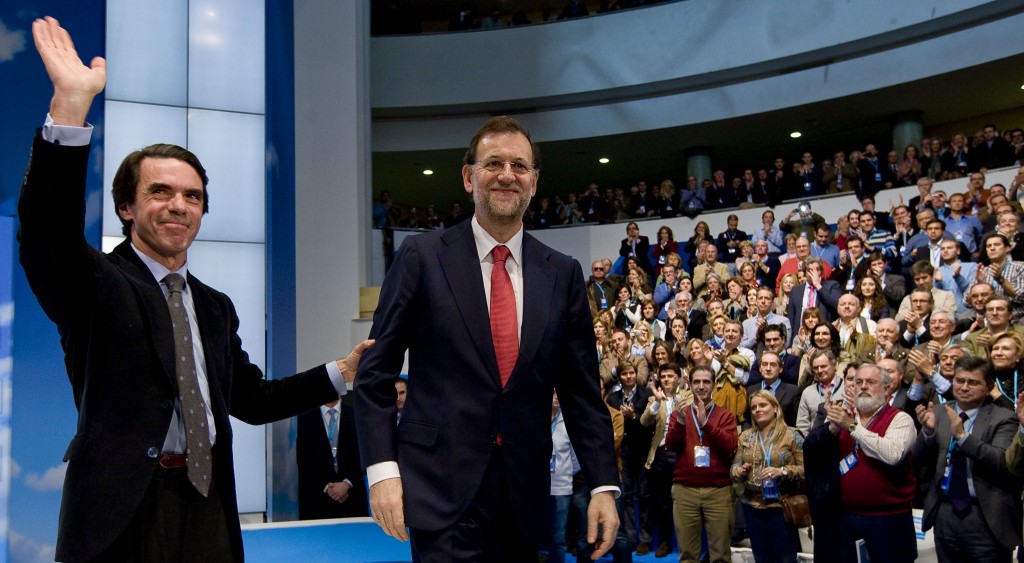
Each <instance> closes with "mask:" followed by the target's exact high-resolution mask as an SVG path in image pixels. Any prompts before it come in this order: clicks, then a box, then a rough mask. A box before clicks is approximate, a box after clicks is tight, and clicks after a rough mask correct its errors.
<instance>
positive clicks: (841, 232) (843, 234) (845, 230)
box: [833, 215, 850, 250]
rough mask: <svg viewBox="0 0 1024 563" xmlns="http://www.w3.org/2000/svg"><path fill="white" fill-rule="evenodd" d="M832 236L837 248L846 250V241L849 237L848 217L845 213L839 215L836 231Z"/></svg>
mask: <svg viewBox="0 0 1024 563" xmlns="http://www.w3.org/2000/svg"><path fill="white" fill-rule="evenodd" d="M833 238H834V239H835V243H836V246H837V247H838V248H839V250H846V241H847V240H849V239H850V218H849V217H847V216H846V215H840V216H839V220H838V221H836V232H835V235H833Z"/></svg>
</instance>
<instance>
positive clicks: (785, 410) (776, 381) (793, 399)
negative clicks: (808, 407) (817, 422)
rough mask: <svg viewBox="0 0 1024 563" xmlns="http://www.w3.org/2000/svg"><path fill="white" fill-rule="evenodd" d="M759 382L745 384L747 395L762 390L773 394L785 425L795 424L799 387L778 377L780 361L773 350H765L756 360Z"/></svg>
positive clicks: (780, 371)
mask: <svg viewBox="0 0 1024 563" xmlns="http://www.w3.org/2000/svg"><path fill="white" fill-rule="evenodd" d="M758 365H759V368H760V370H761V371H760V374H761V382H760V383H755V384H753V385H747V396H748V397H749V396H750V395H753V394H754V393H756V392H758V391H761V390H762V389H763V390H766V391H768V392H770V393H771V394H773V395H775V398H776V399H777V400H778V401H779V406H780V407H782V418H783V420H785V421H786V426H790V427H794V426H796V411H797V409H798V408H799V407H800V388H799V387H797V386H796V385H793V384H792V383H786V382H785V381H782V379H780V376H781V375H782V361H781V360H780V359H779V355H778V354H776V353H775V352H765V353H764V354H762V355H761V358H760V359H759V360H758ZM749 412H750V401H749V400H748V401H747V413H748V414H747V420H751V418H750V414H749Z"/></svg>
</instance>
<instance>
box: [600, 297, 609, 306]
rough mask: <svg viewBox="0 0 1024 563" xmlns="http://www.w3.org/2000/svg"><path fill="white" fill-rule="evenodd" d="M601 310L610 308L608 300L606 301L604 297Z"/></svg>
mask: <svg viewBox="0 0 1024 563" xmlns="http://www.w3.org/2000/svg"><path fill="white" fill-rule="evenodd" d="M601 308H602V309H607V308H608V300H607V299H605V298H604V297H602V298H601Z"/></svg>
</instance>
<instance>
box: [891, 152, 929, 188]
mask: <svg viewBox="0 0 1024 563" xmlns="http://www.w3.org/2000/svg"><path fill="white" fill-rule="evenodd" d="M922 169H923V167H922V166H921V159H920V158H919V157H918V155H917V147H916V146H914V145H907V146H906V147H905V148H904V149H903V158H902V159H901V160H900V167H899V170H898V171H897V172H896V179H897V180H898V181H899V185H901V186H913V185H914V184H916V183H917V180H918V178H921V177H922V176H927V175H926V174H925V173H924V172H923V171H922Z"/></svg>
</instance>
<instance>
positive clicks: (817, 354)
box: [796, 349, 843, 438]
mask: <svg viewBox="0 0 1024 563" xmlns="http://www.w3.org/2000/svg"><path fill="white" fill-rule="evenodd" d="M809 357H810V359H811V373H812V374H813V375H814V383H813V384H812V385H809V386H808V387H806V388H804V390H803V393H801V394H800V406H798V407H797V411H796V431H797V434H800V436H801V437H802V438H806V437H807V435H808V434H810V432H811V423H812V422H814V417H815V416H816V415H817V413H818V405H820V404H822V403H830V402H831V401H832V397H842V396H843V389H842V386H843V381H842V380H841V379H840V380H839V381H836V357H835V355H834V354H832V351H831V350H822V349H815V350H814V351H813V352H811V353H810V356H809Z"/></svg>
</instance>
